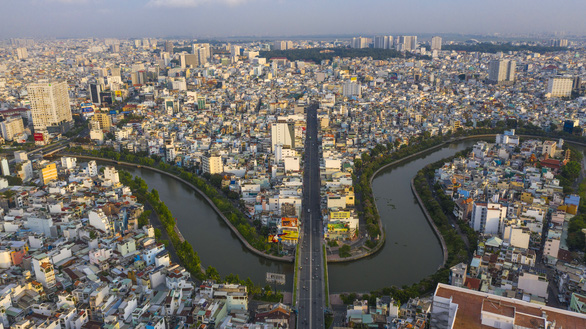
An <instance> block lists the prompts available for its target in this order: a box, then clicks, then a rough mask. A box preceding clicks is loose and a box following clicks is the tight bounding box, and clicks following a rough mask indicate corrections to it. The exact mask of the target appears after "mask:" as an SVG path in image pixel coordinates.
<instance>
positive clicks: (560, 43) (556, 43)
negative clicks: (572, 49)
mask: <svg viewBox="0 0 586 329" xmlns="http://www.w3.org/2000/svg"><path fill="white" fill-rule="evenodd" d="M549 45H550V46H552V47H567V46H568V39H552V40H550V41H549Z"/></svg>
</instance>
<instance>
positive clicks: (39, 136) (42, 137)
mask: <svg viewBox="0 0 586 329" xmlns="http://www.w3.org/2000/svg"><path fill="white" fill-rule="evenodd" d="M33 136H34V138H35V142H43V141H45V135H43V134H39V133H35V134H34V135H33Z"/></svg>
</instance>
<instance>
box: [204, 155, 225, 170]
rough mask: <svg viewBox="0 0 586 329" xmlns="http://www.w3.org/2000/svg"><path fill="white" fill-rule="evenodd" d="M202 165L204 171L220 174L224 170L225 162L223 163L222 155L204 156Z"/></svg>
mask: <svg viewBox="0 0 586 329" xmlns="http://www.w3.org/2000/svg"><path fill="white" fill-rule="evenodd" d="M201 165H202V170H203V172H204V173H209V174H210V175H213V174H219V173H221V172H223V171H224V164H223V163H222V157H221V156H210V155H206V156H202V157H201Z"/></svg>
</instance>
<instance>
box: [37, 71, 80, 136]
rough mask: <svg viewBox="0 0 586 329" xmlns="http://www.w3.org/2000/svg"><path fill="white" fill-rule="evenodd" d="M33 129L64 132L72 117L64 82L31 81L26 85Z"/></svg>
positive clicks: (66, 87)
mask: <svg viewBox="0 0 586 329" xmlns="http://www.w3.org/2000/svg"><path fill="white" fill-rule="evenodd" d="M27 90H28V96H29V100H30V104H31V114H32V117H33V126H34V129H35V131H37V130H48V131H49V132H65V131H67V130H69V128H70V125H71V122H72V120H73V119H72V117H71V106H70V105H69V94H68V86H67V83H66V82H39V83H31V84H29V85H28V87H27Z"/></svg>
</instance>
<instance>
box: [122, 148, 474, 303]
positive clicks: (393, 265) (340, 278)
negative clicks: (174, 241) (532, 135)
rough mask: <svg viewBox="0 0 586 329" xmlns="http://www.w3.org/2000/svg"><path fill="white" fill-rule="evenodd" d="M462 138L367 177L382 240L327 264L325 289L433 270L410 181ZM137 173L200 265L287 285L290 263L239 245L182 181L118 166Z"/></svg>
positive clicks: (361, 287)
mask: <svg viewBox="0 0 586 329" xmlns="http://www.w3.org/2000/svg"><path fill="white" fill-rule="evenodd" d="M474 143H475V141H473V140H470V141H463V142H460V143H457V144H452V145H450V146H446V147H443V148H441V149H439V150H436V151H432V152H430V153H428V154H426V155H422V156H420V157H418V158H416V159H413V160H411V161H408V162H404V163H402V164H400V165H397V166H393V167H389V168H387V169H386V170H384V171H382V172H381V173H380V174H379V175H378V176H377V177H376V178H375V179H374V181H373V190H374V195H375V198H376V202H377V205H378V209H379V211H380V215H381V219H382V221H383V226H384V228H385V231H386V233H387V241H386V243H385V245H384V247H383V249H382V250H381V251H380V252H379V253H377V254H376V255H374V256H371V257H369V258H366V259H363V260H359V261H356V262H351V263H347V264H330V265H329V280H330V292H331V293H337V292H345V291H357V292H368V291H371V290H375V289H379V288H382V287H388V286H391V285H396V286H402V285H405V284H411V283H414V282H417V281H419V280H421V279H422V278H424V277H426V276H428V275H430V274H432V273H434V272H435V271H436V270H437V268H438V266H439V265H440V264H441V262H442V252H441V247H440V244H439V242H438V240H437V238H436V237H435V235H434V234H433V231H432V229H431V227H430V226H429V224H428V223H427V220H426V219H425V217H424V215H423V212H422V211H421V209H420V208H419V206H418V205H417V203H416V201H415V197H414V196H413V194H412V193H411V187H410V181H411V178H413V177H414V176H415V174H416V173H417V171H419V170H420V169H421V168H423V167H424V166H425V165H427V164H429V163H432V162H435V161H438V160H441V159H443V158H447V157H449V156H452V155H454V154H455V153H456V152H458V151H461V150H463V149H465V148H466V147H469V146H472V145H473V144H474ZM123 169H125V170H127V171H129V172H130V173H131V174H133V175H139V176H141V177H142V178H143V179H144V180H145V181H146V183H147V184H148V185H149V188H155V189H157V190H158V191H159V195H160V197H161V200H163V201H164V202H165V203H166V204H167V206H168V207H169V209H170V210H171V211H172V213H173V215H174V216H175V217H177V219H178V222H177V225H178V227H179V229H180V230H181V233H182V234H183V236H184V237H185V239H187V240H188V241H189V242H190V243H191V245H192V246H193V248H194V249H195V250H196V251H197V252H198V254H199V257H200V258H201V262H202V265H203V266H205V267H207V266H208V265H212V266H214V267H215V268H217V269H218V271H219V272H220V274H221V275H222V276H224V275H226V274H229V273H234V274H238V275H240V278H243V279H245V278H247V277H250V278H251V279H252V280H253V281H254V282H256V283H263V284H264V280H265V276H266V272H277V273H285V274H286V275H287V284H286V286H285V287H282V288H283V289H285V290H291V289H292V286H293V284H292V278H293V265H292V264H287V263H277V262H273V261H269V260H265V259H263V258H261V257H258V256H256V255H254V254H252V253H250V252H249V251H248V250H247V249H246V248H244V247H243V246H242V244H241V243H240V242H239V240H238V239H237V238H236V236H234V234H233V233H232V232H231V231H230V229H229V228H228V227H227V226H226V225H225V224H224V222H223V221H222V219H221V218H220V217H218V215H217V214H216V213H215V212H214V211H213V210H212V208H211V207H209V206H208V205H207V203H206V202H205V201H204V200H203V199H202V198H201V197H200V196H199V195H198V194H197V193H195V192H193V191H192V190H191V189H190V188H189V187H188V186H186V185H184V184H183V183H180V182H178V181H176V180H174V179H171V178H169V177H167V176H163V175H161V174H158V173H156V172H152V171H149V170H146V169H142V168H140V169H139V168H132V167H123Z"/></svg>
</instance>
